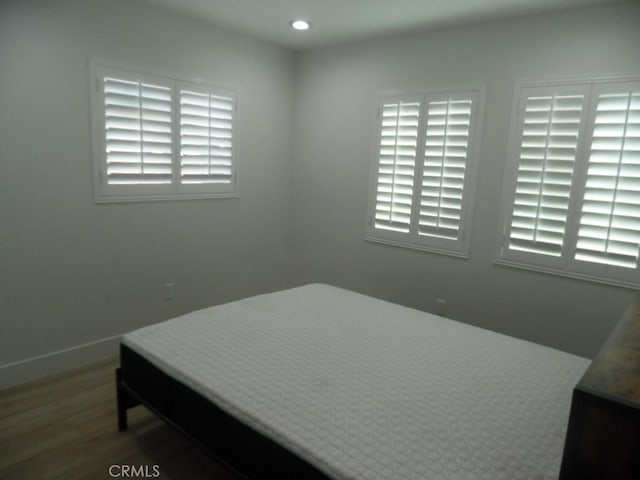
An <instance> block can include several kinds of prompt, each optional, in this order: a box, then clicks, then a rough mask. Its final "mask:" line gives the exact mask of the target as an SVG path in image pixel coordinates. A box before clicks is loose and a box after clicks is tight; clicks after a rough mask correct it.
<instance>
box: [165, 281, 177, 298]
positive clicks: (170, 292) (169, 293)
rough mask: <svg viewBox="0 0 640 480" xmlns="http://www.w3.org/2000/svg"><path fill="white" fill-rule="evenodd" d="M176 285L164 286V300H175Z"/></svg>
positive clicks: (166, 284) (167, 284)
mask: <svg viewBox="0 0 640 480" xmlns="http://www.w3.org/2000/svg"><path fill="white" fill-rule="evenodd" d="M174 287H175V283H165V284H164V299H165V300H173V296H174Z"/></svg>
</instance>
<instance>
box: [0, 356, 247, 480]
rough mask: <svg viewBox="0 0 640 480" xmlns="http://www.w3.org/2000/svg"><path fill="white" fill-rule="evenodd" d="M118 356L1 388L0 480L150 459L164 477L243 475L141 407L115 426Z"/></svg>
mask: <svg viewBox="0 0 640 480" xmlns="http://www.w3.org/2000/svg"><path fill="white" fill-rule="evenodd" d="M116 366H117V359H112V360H109V361H103V362H100V363H96V364H94V365H91V366H88V367H83V368H82V369H79V370H76V371H73V372H70V373H67V374H64V375H58V376H55V377H51V378H48V379H45V380H40V381H38V382H35V383H32V384H29V385H25V386H19V387H14V388H10V389H6V390H3V391H0V480H14V479H15V480H95V479H108V478H111V477H110V476H109V467H110V466H111V465H135V466H141V465H142V466H144V465H148V468H149V469H150V472H152V470H151V468H152V467H153V465H158V467H159V468H160V477H159V479H160V480H182V479H188V480H205V479H207V480H240V479H241V477H239V476H236V475H234V473H233V472H231V471H230V470H229V469H228V468H226V467H225V466H224V465H222V464H219V463H218V462H216V461H215V460H213V459H212V458H211V457H209V456H207V455H206V454H205V453H204V452H202V451H201V450H200V449H199V448H198V447H196V446H195V445H194V444H192V443H191V442H189V441H188V440H187V439H186V438H185V437H184V436H182V435H181V434H180V433H178V432H176V431H175V430H173V429H172V428H171V427H169V426H168V425H167V424H165V423H164V422H163V421H161V420H159V419H158V418H157V417H155V416H154V415H153V414H151V413H150V412H149V411H147V410H146V409H145V408H144V407H136V408H134V409H132V410H130V411H129V428H128V430H127V431H126V432H118V429H117V421H116V399H115V380H114V370H115V368H116Z"/></svg>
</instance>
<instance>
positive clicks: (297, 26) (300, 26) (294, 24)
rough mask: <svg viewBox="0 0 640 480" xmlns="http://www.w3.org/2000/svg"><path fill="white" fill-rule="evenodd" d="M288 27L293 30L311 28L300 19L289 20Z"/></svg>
mask: <svg viewBox="0 0 640 480" xmlns="http://www.w3.org/2000/svg"><path fill="white" fill-rule="evenodd" d="M289 25H291V27H292V28H293V29H295V30H309V28H310V27H311V24H310V23H309V22H307V21H306V20H300V19H297V20H291V22H289Z"/></svg>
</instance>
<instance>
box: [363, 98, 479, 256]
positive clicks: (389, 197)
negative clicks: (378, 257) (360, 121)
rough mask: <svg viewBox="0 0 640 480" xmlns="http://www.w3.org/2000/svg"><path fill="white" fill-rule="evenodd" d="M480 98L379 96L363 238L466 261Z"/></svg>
mask: <svg viewBox="0 0 640 480" xmlns="http://www.w3.org/2000/svg"><path fill="white" fill-rule="evenodd" d="M480 99H481V95H480V92H479V91H478V90H473V91H465V92H448V93H429V94H419V95H384V96H382V97H381V98H380V103H379V108H378V136H377V148H376V157H375V164H374V168H373V170H372V178H371V186H370V200H369V214H368V220H367V236H366V238H367V240H371V241H375V242H382V243H389V244H392V245H398V246H404V247H409V248H416V249H420V250H428V251H433V252H437V253H444V254H450V255H456V256H462V257H466V256H467V255H468V248H469V231H470V227H471V215H472V212H471V202H472V199H473V188H474V185H473V183H474V181H475V177H476V171H477V163H478V162H477V157H478V148H479V139H478V138H477V132H479V131H480V127H479V126H478V123H479V118H480V115H479V113H478V112H479V111H480Z"/></svg>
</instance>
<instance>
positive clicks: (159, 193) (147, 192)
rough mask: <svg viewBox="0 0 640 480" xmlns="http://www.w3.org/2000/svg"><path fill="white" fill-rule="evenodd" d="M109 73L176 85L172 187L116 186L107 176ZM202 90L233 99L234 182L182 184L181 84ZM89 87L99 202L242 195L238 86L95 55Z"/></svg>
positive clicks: (173, 91)
mask: <svg viewBox="0 0 640 480" xmlns="http://www.w3.org/2000/svg"><path fill="white" fill-rule="evenodd" d="M105 76H111V77H113V78H117V79H122V80H125V81H126V80H131V81H144V82H146V83H152V84H156V85H161V86H165V87H168V88H170V91H171V122H170V124H171V173H172V174H171V178H172V181H171V184H169V185H155V184H152V185H148V184H135V185H113V184H108V182H107V174H106V145H105V144H106V125H105V98H104V97H105V92H104V79H105ZM180 86H187V87H188V88H191V89H193V90H196V89H197V90H196V91H200V92H208V93H210V94H223V95H226V96H229V97H231V98H232V99H233V110H232V116H233V118H232V125H233V138H232V162H231V164H232V167H231V169H232V177H231V183H230V184H212V185H202V184H192V185H190V184H182V183H181V182H180V172H181V154H180V97H179V87H180ZM89 90H90V113H91V149H92V150H91V152H92V155H91V156H92V177H93V194H94V202H95V203H119V202H155V201H169V200H198V199H215V198H220V199H222V198H238V197H239V193H238V182H237V166H238V155H237V152H238V110H237V109H238V104H237V103H238V102H237V90H236V89H234V88H230V87H224V86H217V85H215V84H213V83H210V82H205V81H201V80H199V79H195V80H194V79H192V80H187V79H183V78H180V77H179V76H177V75H168V74H158V73H155V72H149V71H146V70H145V69H142V68H137V67H130V66H127V65H122V64H114V63H112V62H109V61H104V60H101V59H95V58H89Z"/></svg>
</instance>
